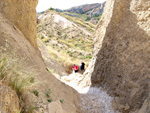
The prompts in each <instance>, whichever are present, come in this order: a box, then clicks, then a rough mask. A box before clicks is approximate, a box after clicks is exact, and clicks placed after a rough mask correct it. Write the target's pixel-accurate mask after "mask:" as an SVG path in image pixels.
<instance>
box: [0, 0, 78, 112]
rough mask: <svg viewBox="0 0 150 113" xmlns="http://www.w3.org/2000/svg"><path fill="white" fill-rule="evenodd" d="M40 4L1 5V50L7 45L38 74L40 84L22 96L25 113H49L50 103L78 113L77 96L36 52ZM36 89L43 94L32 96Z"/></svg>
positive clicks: (16, 0) (23, 0)
mask: <svg viewBox="0 0 150 113" xmlns="http://www.w3.org/2000/svg"><path fill="white" fill-rule="evenodd" d="M36 3H37V0H1V1H0V47H5V46H6V44H7V45H8V47H9V51H16V54H17V55H18V56H19V57H20V58H23V59H24V58H25V59H26V61H25V62H26V66H27V67H30V66H31V67H34V68H35V70H36V72H37V75H36V76H35V81H37V82H40V83H39V84H37V85H36V86H34V87H32V88H31V89H30V90H31V91H24V92H23V93H22V95H21V97H22V101H23V107H24V109H25V112H27V113H29V111H30V110H31V109H33V108H37V109H35V110H36V112H37V113H41V112H48V109H47V107H48V104H49V103H48V99H52V101H58V100H62V99H63V100H64V103H63V104H62V108H63V110H64V111H66V112H67V113H76V111H77V108H76V105H75V101H76V100H75V99H76V98H77V92H76V91H74V90H73V89H72V88H70V87H69V86H66V85H65V84H63V83H61V82H60V81H59V80H57V79H56V78H55V77H54V76H53V75H52V74H51V73H50V72H49V71H48V70H47V69H46V68H47V67H46V65H45V63H44V61H43V59H42V57H41V54H40V52H39V51H38V50H37V49H35V48H34V47H36V43H37V42H36V37H35V36H36V19H34V17H36V16H35V15H34V13H33V12H35V6H36ZM34 5H35V6H34ZM32 22H33V23H32ZM20 23H21V24H20ZM31 33H32V34H31ZM28 36H29V37H28ZM27 39H28V40H27ZM31 44H32V45H31ZM33 46H34V47H33ZM16 64H17V63H16ZM34 88H35V89H36V90H37V91H38V92H39V96H38V97H37V96H35V95H34V94H33V93H32V91H33V90H34ZM49 89H51V92H52V93H51V94H50V98H47V97H46V95H45V92H46V90H49ZM35 110H34V111H35ZM40 111H41V112H40ZM2 113H5V112H2ZM6 113H9V112H6Z"/></svg>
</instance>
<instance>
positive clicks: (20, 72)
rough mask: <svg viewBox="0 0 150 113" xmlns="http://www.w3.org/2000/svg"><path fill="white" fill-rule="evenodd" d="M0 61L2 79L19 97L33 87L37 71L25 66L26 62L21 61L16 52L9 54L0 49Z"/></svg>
mask: <svg viewBox="0 0 150 113" xmlns="http://www.w3.org/2000/svg"><path fill="white" fill-rule="evenodd" d="M0 59H1V60H0V79H2V81H4V82H6V83H8V85H9V86H11V87H12V88H13V89H14V90H15V91H16V92H17V94H18V95H21V93H22V91H23V90H25V89H29V88H30V87H31V86H32V85H33V83H34V82H33V78H34V77H33V76H35V75H36V73H35V70H34V69H33V68H31V67H30V68H28V67H27V66H25V63H24V60H23V59H22V60H20V58H19V57H18V55H17V54H15V52H14V53H13V52H11V53H10V52H9V53H8V50H7V49H6V48H0Z"/></svg>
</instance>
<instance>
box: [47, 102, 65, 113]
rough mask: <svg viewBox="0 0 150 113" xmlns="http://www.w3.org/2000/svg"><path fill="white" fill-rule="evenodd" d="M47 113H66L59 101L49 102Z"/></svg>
mask: <svg viewBox="0 0 150 113" xmlns="http://www.w3.org/2000/svg"><path fill="white" fill-rule="evenodd" d="M48 113H66V112H65V111H64V110H63V108H62V106H61V103H60V102H59V101H55V102H51V103H50V104H49V105H48Z"/></svg>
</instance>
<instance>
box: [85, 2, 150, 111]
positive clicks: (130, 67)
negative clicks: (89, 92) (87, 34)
mask: <svg viewBox="0 0 150 113" xmlns="http://www.w3.org/2000/svg"><path fill="white" fill-rule="evenodd" d="M149 53H150V1H149V0H121V1H120V0H108V1H107V3H106V7H105V9H104V15H103V16H102V19H101V21H100V22H99V25H98V26H97V30H96V40H95V53H94V56H93V59H92V62H91V64H90V66H89V67H88V70H87V72H88V75H87V76H91V81H92V85H93V86H95V85H98V86H102V87H103V88H104V89H105V90H107V91H108V93H109V94H111V95H112V96H114V97H115V103H116V105H117V109H118V110H119V111H121V112H123V113H129V112H132V111H135V110H137V109H139V108H141V107H142V105H143V103H144V100H145V101H146V98H147V97H148V94H149V93H150V82H149V81H150V75H149V73H150V63H149V57H150V56H149ZM145 103H146V102H145ZM136 113H137V112H136Z"/></svg>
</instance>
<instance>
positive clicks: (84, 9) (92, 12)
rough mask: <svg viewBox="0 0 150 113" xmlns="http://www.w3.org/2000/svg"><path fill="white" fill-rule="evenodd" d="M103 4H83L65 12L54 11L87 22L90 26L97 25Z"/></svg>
mask: <svg viewBox="0 0 150 113" xmlns="http://www.w3.org/2000/svg"><path fill="white" fill-rule="evenodd" d="M105 3H106V2H104V3H95V4H85V5H80V6H75V7H72V8H69V9H67V10H60V9H54V10H56V11H57V12H62V13H64V14H65V15H68V16H71V17H77V18H79V19H82V20H84V21H89V22H90V23H92V24H95V25H96V24H97V23H98V21H99V20H100V19H101V15H102V13H103V10H104V6H105Z"/></svg>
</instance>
